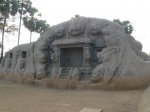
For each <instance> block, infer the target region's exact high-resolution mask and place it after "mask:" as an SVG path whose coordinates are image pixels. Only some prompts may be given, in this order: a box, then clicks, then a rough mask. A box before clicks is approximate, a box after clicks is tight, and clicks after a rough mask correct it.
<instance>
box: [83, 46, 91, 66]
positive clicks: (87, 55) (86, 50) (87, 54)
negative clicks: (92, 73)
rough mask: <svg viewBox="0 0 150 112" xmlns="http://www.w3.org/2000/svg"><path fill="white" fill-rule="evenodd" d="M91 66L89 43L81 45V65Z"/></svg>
mask: <svg viewBox="0 0 150 112" xmlns="http://www.w3.org/2000/svg"><path fill="white" fill-rule="evenodd" d="M90 66H91V53H90V45H85V46H84V47H83V67H90Z"/></svg>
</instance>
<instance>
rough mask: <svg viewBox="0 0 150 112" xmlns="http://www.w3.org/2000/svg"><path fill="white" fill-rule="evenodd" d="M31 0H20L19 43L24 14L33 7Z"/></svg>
mask: <svg viewBox="0 0 150 112" xmlns="http://www.w3.org/2000/svg"><path fill="white" fill-rule="evenodd" d="M31 5H32V3H31V1H30V0H18V6H19V7H18V12H19V14H20V21H19V31H18V45H19V40H20V30H21V21H22V16H23V15H25V14H26V13H27V12H29V10H30V9H31Z"/></svg>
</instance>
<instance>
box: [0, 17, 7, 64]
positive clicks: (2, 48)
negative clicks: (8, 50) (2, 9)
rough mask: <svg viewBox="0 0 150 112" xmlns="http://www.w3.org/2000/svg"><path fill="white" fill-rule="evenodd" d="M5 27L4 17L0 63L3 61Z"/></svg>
mask: <svg viewBox="0 0 150 112" xmlns="http://www.w3.org/2000/svg"><path fill="white" fill-rule="evenodd" d="M5 25H6V17H5V18H4V24H3V29H2V47H1V59H0V61H2V59H3V54H4V53H3V52H4V33H5Z"/></svg>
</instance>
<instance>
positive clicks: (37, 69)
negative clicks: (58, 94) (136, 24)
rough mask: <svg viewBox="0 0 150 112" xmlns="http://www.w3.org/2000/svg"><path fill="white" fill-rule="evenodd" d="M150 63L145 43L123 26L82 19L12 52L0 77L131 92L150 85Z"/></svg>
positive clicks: (93, 19) (57, 27) (67, 86)
mask: <svg viewBox="0 0 150 112" xmlns="http://www.w3.org/2000/svg"><path fill="white" fill-rule="evenodd" d="M149 60H150V58H149V56H148V55H147V54H146V53H144V52H142V44H141V43H140V42H139V41H136V40H135V39H134V37H132V36H131V35H128V34H126V33H125V31H124V28H123V27H122V26H120V25H119V24H116V23H114V22H112V21H108V20H105V19H98V18H86V17H80V18H77V19H74V20H69V21H66V22H63V23H60V24H58V25H55V26H52V27H50V28H48V29H47V31H45V32H44V33H43V35H41V36H40V37H39V39H38V40H37V41H36V42H33V43H29V44H24V45H20V46H17V47H15V48H13V49H11V50H10V51H8V52H7V53H6V55H5V57H4V58H3V60H2V62H1V68H0V73H1V77H3V78H4V77H7V78H8V77H9V78H10V77H11V78H12V77H13V76H15V77H13V80H15V79H18V78H17V77H19V80H21V79H23V80H28V81H29V80H30V81H31V82H34V83H37V80H38V81H39V82H40V81H41V82H40V83H44V84H45V83H46V84H47V85H48V86H52V87H59V88H61V87H63V88H82V87H83V88H85V87H87V88H127V89H129V88H138V87H143V86H146V85H149V83H150V63H149ZM22 77H23V78H22ZM11 78H10V80H11ZM62 81H64V82H62ZM81 82H82V83H81ZM60 83H63V86H62V85H61V84H60Z"/></svg>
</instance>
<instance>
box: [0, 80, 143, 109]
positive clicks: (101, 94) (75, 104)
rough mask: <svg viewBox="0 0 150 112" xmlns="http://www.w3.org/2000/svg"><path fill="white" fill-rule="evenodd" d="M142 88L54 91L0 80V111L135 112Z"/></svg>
mask: <svg viewBox="0 0 150 112" xmlns="http://www.w3.org/2000/svg"><path fill="white" fill-rule="evenodd" d="M142 93H143V91H142V90H132V91H95V90H57V89H49V88H40V87H29V86H25V85H19V84H14V83H6V82H2V81H1V82H0V112H79V111H80V110H82V109H83V108H85V107H89V108H101V109H103V110H104V112H137V111H138V105H139V100H140V98H141V95H142Z"/></svg>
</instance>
